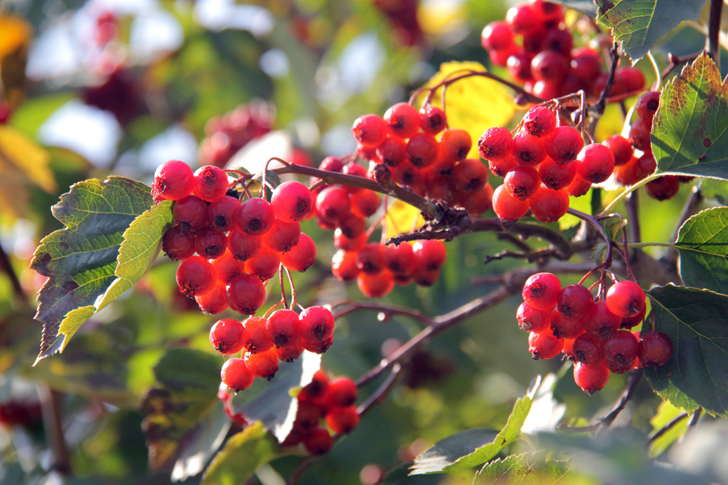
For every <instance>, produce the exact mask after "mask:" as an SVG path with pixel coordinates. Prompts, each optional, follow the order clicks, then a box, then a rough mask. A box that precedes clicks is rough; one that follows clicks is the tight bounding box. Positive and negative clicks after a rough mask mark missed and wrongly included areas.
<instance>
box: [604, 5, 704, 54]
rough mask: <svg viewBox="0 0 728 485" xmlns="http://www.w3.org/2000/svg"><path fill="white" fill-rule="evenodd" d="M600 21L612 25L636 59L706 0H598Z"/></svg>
mask: <svg viewBox="0 0 728 485" xmlns="http://www.w3.org/2000/svg"><path fill="white" fill-rule="evenodd" d="M595 3H596V4H597V7H599V8H598V9H597V22H598V23H600V24H602V25H604V26H606V27H609V28H611V29H612V35H613V36H614V40H616V41H618V42H621V44H622V49H624V51H625V52H626V53H627V54H628V55H629V57H631V58H632V61H634V62H636V61H638V60H639V59H642V58H643V57H644V56H645V55H646V54H647V51H648V50H650V49H652V47H653V46H654V45H655V43H657V41H658V40H660V39H661V38H662V37H663V36H664V35H665V34H667V33H668V32H669V31H670V30H672V29H674V28H675V27H677V26H678V24H680V22H682V21H683V20H695V19H697V18H698V17H699V16H700V11H701V10H702V9H703V5H705V1H703V0H701V1H695V0H616V1H614V2H612V1H611V0H595Z"/></svg>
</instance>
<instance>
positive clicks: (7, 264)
mask: <svg viewBox="0 0 728 485" xmlns="http://www.w3.org/2000/svg"><path fill="white" fill-rule="evenodd" d="M0 269H2V270H3V271H4V272H5V274H7V275H8V278H9V279H10V283H11V284H12V286H13V293H14V294H15V299H16V300H18V303H20V304H21V305H23V306H26V307H27V306H29V305H30V303H29V302H28V295H27V294H26V293H25V290H24V289H23V286H22V285H21V284H20V279H18V275H17V273H15V269H14V268H13V264H12V262H11V261H10V257H9V256H8V254H7V253H6V252H5V249H4V248H3V247H2V245H0Z"/></svg>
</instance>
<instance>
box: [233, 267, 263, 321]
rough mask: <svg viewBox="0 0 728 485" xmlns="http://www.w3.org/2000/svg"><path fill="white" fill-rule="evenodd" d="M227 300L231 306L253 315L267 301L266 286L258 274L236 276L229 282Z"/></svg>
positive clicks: (244, 313) (245, 313)
mask: <svg viewBox="0 0 728 485" xmlns="http://www.w3.org/2000/svg"><path fill="white" fill-rule="evenodd" d="M227 300H228V305H230V308H231V309H233V310H235V311H236V312H238V313H242V314H243V315H253V314H254V313H255V312H256V311H258V308H260V307H261V306H262V305H263V302H264V301H265V286H263V283H262V282H261V281H260V278H258V277H256V276H253V275H250V274H242V275H239V276H236V277H235V278H233V279H231V280H230V282H229V283H228V284H227Z"/></svg>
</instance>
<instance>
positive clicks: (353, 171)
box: [341, 156, 377, 195]
mask: <svg viewBox="0 0 728 485" xmlns="http://www.w3.org/2000/svg"><path fill="white" fill-rule="evenodd" d="M376 159H377V158H376V156H375V157H373V158H371V159H370V161H371V162H376ZM370 165H371V164H370ZM344 174H346V175H352V176H354V177H361V178H366V177H367V169H366V168H364V167H362V166H361V165H359V164H358V163H356V162H351V163H349V164H347V165H346V166H344ZM341 188H342V189H344V190H345V191H346V192H347V193H348V194H350V195H352V194H356V193H358V192H361V191H362V190H364V189H362V188H361V187H354V186H352V185H342V186H341Z"/></svg>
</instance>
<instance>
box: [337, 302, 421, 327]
mask: <svg viewBox="0 0 728 485" xmlns="http://www.w3.org/2000/svg"><path fill="white" fill-rule="evenodd" d="M343 305H348V306H347V308H344V309H343V310H339V311H336V312H334V318H336V319H338V318H341V317H343V316H344V315H347V314H349V313H353V312H355V311H360V310H372V311H376V312H380V313H382V314H383V315H384V316H383V318H381V321H383V322H385V321H387V320H389V319H390V318H391V317H392V316H393V315H404V316H407V317H410V318H412V319H414V320H418V321H420V322H422V323H424V324H425V325H432V319H430V317H428V316H427V315H425V314H423V313H422V312H420V311H419V310H412V309H411V308H404V307H395V306H390V305H384V304H380V303H371V302H368V301H359V302H349V301H348V300H346V301H345V302H339V303H336V304H334V305H332V306H333V307H336V306H343Z"/></svg>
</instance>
